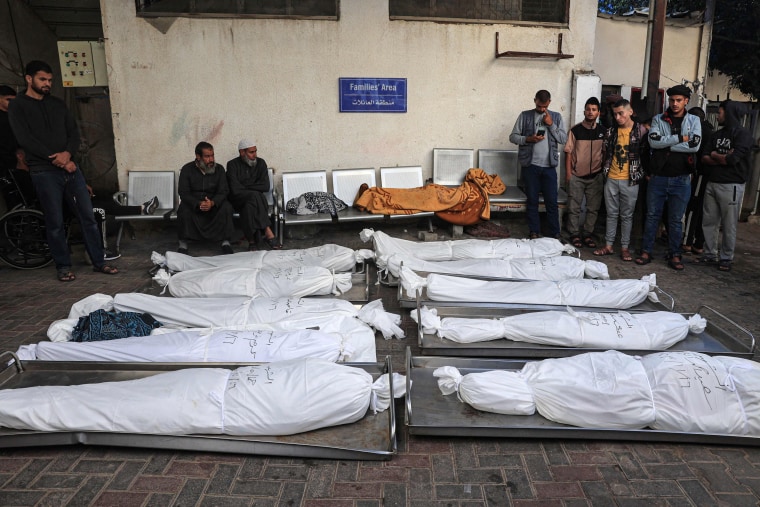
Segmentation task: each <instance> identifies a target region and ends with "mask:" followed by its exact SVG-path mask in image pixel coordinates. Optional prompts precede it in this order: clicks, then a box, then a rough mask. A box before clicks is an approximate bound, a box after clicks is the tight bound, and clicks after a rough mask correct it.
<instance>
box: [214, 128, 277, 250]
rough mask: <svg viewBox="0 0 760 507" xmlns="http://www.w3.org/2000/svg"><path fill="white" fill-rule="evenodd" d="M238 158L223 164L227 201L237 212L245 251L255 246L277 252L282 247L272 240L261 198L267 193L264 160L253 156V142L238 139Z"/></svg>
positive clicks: (255, 151)
mask: <svg viewBox="0 0 760 507" xmlns="http://www.w3.org/2000/svg"><path fill="white" fill-rule="evenodd" d="M238 152H239V153H240V156H239V157H236V158H233V159H232V160H230V161H229V162H227V183H228V184H229V187H230V202H231V203H232V206H233V207H234V208H235V211H237V212H238V213H240V222H241V224H242V226H243V234H245V237H246V238H248V250H250V251H255V250H257V249H258V248H259V246H263V247H264V248H267V249H273V250H279V249H281V248H282V245H281V244H280V243H279V242H278V241H277V240H276V239H275V237H274V233H273V232H272V223H271V222H270V220H269V203H268V202H267V198H266V196H265V195H264V194H265V193H266V192H268V191H269V171H268V170H267V163H266V160H264V159H263V158H260V157H258V156H257V154H258V149H257V148H256V143H255V142H253V141H251V140H249V139H242V140H241V141H240V142H239V143H238Z"/></svg>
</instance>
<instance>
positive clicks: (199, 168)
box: [177, 141, 235, 254]
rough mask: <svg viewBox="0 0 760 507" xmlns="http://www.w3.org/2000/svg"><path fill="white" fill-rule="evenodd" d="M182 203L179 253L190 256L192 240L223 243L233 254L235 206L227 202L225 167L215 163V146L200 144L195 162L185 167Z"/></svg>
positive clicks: (226, 251)
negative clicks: (189, 244) (189, 248)
mask: <svg viewBox="0 0 760 507" xmlns="http://www.w3.org/2000/svg"><path fill="white" fill-rule="evenodd" d="M178 193H179V198H180V200H181V202H180V205H179V208H178V209H177V220H178V222H179V248H178V249H177V251H178V252H179V253H184V254H186V253H188V246H187V241H188V240H208V241H221V242H222V253H224V254H231V253H232V246H231V245H230V239H231V238H232V234H233V233H234V232H235V228H234V225H233V223H232V206H231V205H230V203H229V202H228V201H227V194H228V189H227V176H226V174H225V172H224V167H222V166H221V165H219V164H217V163H216V162H214V147H213V146H211V145H210V144H209V143H207V142H203V141H202V142H200V143H198V145H197V146H196V147H195V160H194V161H192V162H190V163H188V164H185V165H184V166H182V169H181V170H180V173H179V185H178Z"/></svg>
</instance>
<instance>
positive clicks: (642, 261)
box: [636, 252, 652, 266]
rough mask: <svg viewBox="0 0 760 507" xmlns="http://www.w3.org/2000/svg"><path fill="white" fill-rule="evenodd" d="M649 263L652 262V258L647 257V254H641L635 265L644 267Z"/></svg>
mask: <svg viewBox="0 0 760 507" xmlns="http://www.w3.org/2000/svg"><path fill="white" fill-rule="evenodd" d="M650 262H652V256H651V255H649V252H641V255H639V256H638V257H637V258H636V264H638V265H639V266H644V265H645V264H649V263H650Z"/></svg>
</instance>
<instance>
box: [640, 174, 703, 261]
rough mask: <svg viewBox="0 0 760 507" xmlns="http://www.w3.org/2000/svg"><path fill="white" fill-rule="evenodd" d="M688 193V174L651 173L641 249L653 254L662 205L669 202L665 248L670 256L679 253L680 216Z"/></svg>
mask: <svg viewBox="0 0 760 507" xmlns="http://www.w3.org/2000/svg"><path fill="white" fill-rule="evenodd" d="M690 197H691V176H689V175H688V174H686V175H684V176H671V177H668V176H652V177H651V178H650V179H649V185H647V220H646V224H645V225H644V237H643V239H642V242H641V250H642V252H646V253H648V254H650V255H651V254H652V248H653V247H654V237H655V234H657V227H658V226H659V225H660V218H661V217H662V208H663V206H664V205H665V202H666V201H667V203H668V216H667V218H666V220H667V221H668V252H669V253H670V255H672V256H680V255H681V243H682V241H683V227H682V226H681V219H683V214H684V213H685V212H686V206H688V204H689V198H690Z"/></svg>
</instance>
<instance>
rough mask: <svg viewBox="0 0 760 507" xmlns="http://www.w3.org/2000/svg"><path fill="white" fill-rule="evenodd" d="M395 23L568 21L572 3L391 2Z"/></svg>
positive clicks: (540, 0) (548, 0) (506, 0)
mask: <svg viewBox="0 0 760 507" xmlns="http://www.w3.org/2000/svg"><path fill="white" fill-rule="evenodd" d="M388 1H389V4H390V5H389V7H390V17H391V19H420V18H424V19H428V20H445V21H460V22H463V23H489V22H490V23H493V22H495V21H496V22H498V21H521V22H526V23H561V24H566V23H567V21H568V9H569V6H570V0H388Z"/></svg>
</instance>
